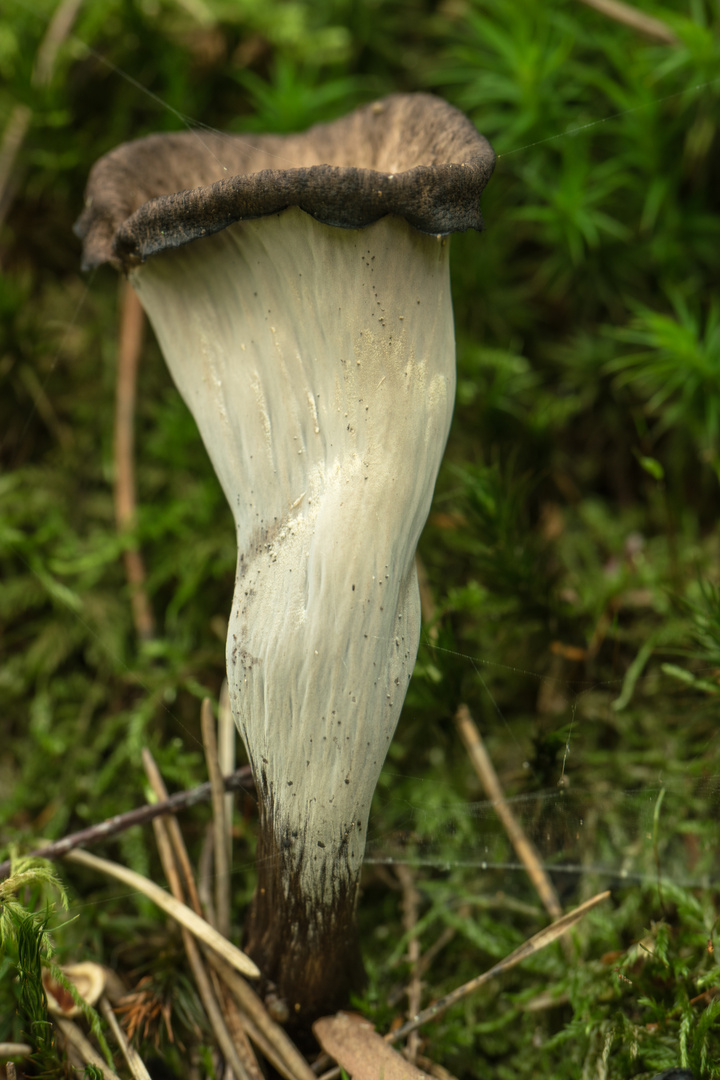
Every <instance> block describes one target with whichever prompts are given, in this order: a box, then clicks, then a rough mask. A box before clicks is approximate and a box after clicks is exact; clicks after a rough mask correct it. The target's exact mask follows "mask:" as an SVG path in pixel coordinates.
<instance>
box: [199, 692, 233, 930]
mask: <svg viewBox="0 0 720 1080" xmlns="http://www.w3.org/2000/svg"><path fill="white" fill-rule="evenodd" d="M201 726H202V739H203V746H204V748H205V761H206V762H207V770H208V776H209V777H210V785H211V787H212V806H213V841H214V845H215V846H214V851H215V918H216V920H217V922H216V925H217V928H218V930H219V931H220V933H221V934H224V935H225V937H229V935H230V864H229V861H228V848H227V831H226V828H225V789H224V787H223V782H222V775H221V773H220V765H219V762H218V747H217V737H216V733H215V717H214V716H213V711H212V705H211V703H210V698H205V699H204V701H203V703H202V712H201Z"/></svg>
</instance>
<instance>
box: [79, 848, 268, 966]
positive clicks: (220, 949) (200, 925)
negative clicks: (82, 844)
mask: <svg viewBox="0 0 720 1080" xmlns="http://www.w3.org/2000/svg"><path fill="white" fill-rule="evenodd" d="M65 858H66V859H67V860H68V861H69V862H73V863H77V865H78V866H85V867H87V868H88V869H89V870H96V871H97V872H98V873H100V874H106V875H107V876H108V877H112V878H115V879H116V880H117V881H122V883H123V884H124V885H127V886H128V887H129V888H130V889H134V890H136V891H137V892H141V893H142V894H143V895H144V896H147V897H148V899H150V900H152V902H153V903H154V904H157V906H158V907H159V908H161V909H162V910H163V911H164V912H165V914H166V915H169V916H170V918H171V919H175V921H176V922H178V923H179V924H180V925H181V926H184V927H186V928H187V929H188V930H189V931H190V933H191V934H194V936H195V937H197V938H199V939H200V941H202V942H204V943H205V944H206V945H207V946H208V947H209V948H211V949H213V950H214V951H215V952H216V953H218V955H220V956H222V957H223V958H224V959H225V960H226V961H227V962H228V963H229V964H230V965H231V967H233V968H235V969H236V970H237V971H240V972H242V974H243V975H249V976H250V978H252V979H256V978H258V977H259V975H260V971H259V970H258V967H257V965H256V964H255V963H253V961H252V960H251V959H250V957H249V956H246V955H245V953H244V952H241V951H240V949H238V948H237V947H236V946H235V945H233V944H232V943H231V942H230V941H228V940H227V939H226V938H224V937H223V936H222V934H218V932H217V930H216V929H215V928H214V927H213V926H210V924H209V923H207V922H205V920H204V919H203V918H202V917H201V916H200V915H197V914H196V913H195V912H194V911H193V910H192V909H191V908H189V907H187V906H186V905H185V904H181V903H180V902H179V901H178V900H176V899H175V897H174V896H170V895H169V894H168V893H166V892H165V890H164V889H161V888H160V886H159V885H156V884H155V882H154V881H150V880H149V879H148V878H146V877H143V876H142V874H137V873H136V872H135V871H134V870H130V869H128V867H126V866H121V865H120V864H119V863H114V862H111V861H110V860H109V859H99V858H98V857H97V855H91V854H90V852H89V851H70V852H68V853H67V854H66V855H65Z"/></svg>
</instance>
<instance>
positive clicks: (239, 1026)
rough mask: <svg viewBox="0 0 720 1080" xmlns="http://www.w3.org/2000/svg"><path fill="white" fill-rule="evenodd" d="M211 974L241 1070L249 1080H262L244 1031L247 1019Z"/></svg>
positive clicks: (218, 978)
mask: <svg viewBox="0 0 720 1080" xmlns="http://www.w3.org/2000/svg"><path fill="white" fill-rule="evenodd" d="M211 974H212V979H213V986H214V987H215V993H216V994H217V996H218V1000H219V1001H220V1004H221V1007H222V1011H223V1015H224V1017H225V1023H226V1024H227V1027H228V1032H229V1033H230V1038H231V1039H232V1041H233V1046H234V1047H235V1050H236V1051H237V1055H238V1057H239V1058H240V1061H241V1063H242V1065H243V1068H244V1069H245V1071H246V1073H247V1074H248V1076H249V1077H250V1080H264V1077H263V1074H262V1072H261V1071H260V1066H259V1065H258V1060H257V1058H256V1057H255V1051H254V1050H253V1048H252V1046H251V1045H250V1040H249V1038H248V1033H247V1031H246V1030H245V1029H246V1024H247V1017H246V1016H245V1015H243V1014H242V1013H241V1012H240V1009H239V1007H238V1005H237V1002H236V1001H235V998H234V997H233V996H232V994H231V993H230V991H229V990H228V988H227V986H226V985H225V983H224V982H223V981H222V979H221V978H220V976H219V975H218V973H217V972H216V971H213V972H212V973H211ZM259 1049H260V1048H259Z"/></svg>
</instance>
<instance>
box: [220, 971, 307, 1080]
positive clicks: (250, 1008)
mask: <svg viewBox="0 0 720 1080" xmlns="http://www.w3.org/2000/svg"><path fill="white" fill-rule="evenodd" d="M207 958H208V961H209V963H210V964H211V965H212V966H213V967H214V968H215V970H216V971H217V973H218V975H219V976H220V978H221V979H222V980H223V982H224V983H225V984H226V985H227V987H228V989H229V990H230V992H231V994H232V995H233V996H234V997H235V999H236V1000H237V1002H238V1004H239V1005H240V1007H241V1009H242V1010H243V1012H244V1013H245V1014H246V1016H247V1017H249V1018H250V1020H251V1021H252V1024H254V1025H255V1026H256V1027H257V1029H258V1031H259V1032H260V1035H261V1036H262V1037H264V1039H265V1045H264V1046H263V1045H262V1043H261V1042H259V1041H258V1040H257V1039H256V1037H255V1035H254V1034H253V1027H252V1024H251V1025H248V1032H249V1034H250V1037H251V1039H252V1040H253V1042H255V1044H256V1045H257V1046H258V1048H259V1049H261V1050H262V1052H263V1054H264V1055H265V1057H266V1058H267V1059H268V1061H269V1062H270V1063H271V1065H273V1066H274V1067H275V1068H276V1069H277V1070H278V1072H279V1073H281V1074H282V1075H283V1076H284V1077H286V1080H317V1077H316V1076H315V1074H314V1072H313V1071H312V1069H311V1068H310V1066H309V1065H308V1063H307V1062H306V1060H305V1058H304V1057H303V1056H302V1054H301V1053H300V1051H299V1050H298V1049H297V1047H296V1046H295V1044H294V1043H293V1042H292V1041H291V1039H290V1037H289V1036H288V1034H287V1032H286V1031H285V1030H284V1029H283V1028H281V1027H280V1025H279V1024H276V1023H275V1021H274V1020H273V1019H272V1018H271V1017H270V1016H269V1014H268V1011H267V1009H266V1008H265V1006H264V1005H263V1003H262V1001H261V1000H260V998H259V997H258V995H257V994H256V993H255V991H254V990H253V988H252V987H251V986H249V985H248V983H246V982H245V980H244V979H242V978H240V976H239V975H237V974H236V972H235V971H233V970H231V969H230V968H229V967H228V966H227V964H225V963H223V961H222V960H221V959H220V958H219V957H218V956H216V955H215V954H214V953H208V954H207Z"/></svg>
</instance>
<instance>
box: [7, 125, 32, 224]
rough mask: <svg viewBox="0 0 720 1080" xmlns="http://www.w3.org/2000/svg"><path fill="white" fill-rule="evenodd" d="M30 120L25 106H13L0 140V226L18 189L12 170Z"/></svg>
mask: <svg viewBox="0 0 720 1080" xmlns="http://www.w3.org/2000/svg"><path fill="white" fill-rule="evenodd" d="M31 120H32V110H31V109H30V108H28V106H27V105H14V106H13V110H12V112H11V113H10V118H9V120H8V122H7V124H6V125H5V130H4V132H3V136H2V140H0V225H2V223H3V221H4V220H5V215H6V214H7V212H8V210H9V209H10V206H11V205H12V201H13V198H14V197H15V192H16V190H17V187H18V181H17V180H16V178H15V177H14V176H13V170H14V168H15V161H16V159H17V156H18V154H19V153H20V148H21V146H22V144H23V143H24V141H25V136H26V135H27V133H28V130H29V128H30V121H31Z"/></svg>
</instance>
